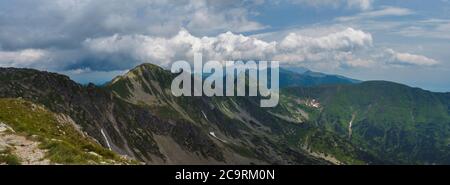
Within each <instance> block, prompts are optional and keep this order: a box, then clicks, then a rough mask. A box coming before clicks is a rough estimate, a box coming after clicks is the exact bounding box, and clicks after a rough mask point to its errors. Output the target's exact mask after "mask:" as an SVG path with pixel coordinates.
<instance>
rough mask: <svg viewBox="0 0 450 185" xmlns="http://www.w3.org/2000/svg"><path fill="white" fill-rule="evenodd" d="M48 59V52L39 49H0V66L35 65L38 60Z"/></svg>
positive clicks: (37, 63) (37, 64)
mask: <svg viewBox="0 0 450 185" xmlns="http://www.w3.org/2000/svg"><path fill="white" fill-rule="evenodd" d="M48 60H50V54H49V52H48V51H45V50H40V49H25V50H19V51H0V67H37V66H39V62H44V61H48Z"/></svg>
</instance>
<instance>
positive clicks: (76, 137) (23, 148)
mask: <svg viewBox="0 0 450 185" xmlns="http://www.w3.org/2000/svg"><path fill="white" fill-rule="evenodd" d="M0 107H1V109H0V122H1V127H3V128H4V129H2V132H0V146H1V147H0V150H1V151H0V153H3V156H4V158H3V159H1V158H0V163H2V162H4V163H7V164H22V163H23V164H131V162H132V161H130V160H128V159H125V158H122V157H120V156H119V155H117V154H115V153H113V152H112V151H109V150H108V149H106V148H104V147H102V146H101V145H100V144H98V143H97V142H96V141H95V140H94V139H92V138H91V137H89V136H87V135H86V134H85V133H83V132H81V130H79V128H77V127H76V125H74V123H73V121H72V120H71V119H70V118H68V117H67V116H65V115H64V114H55V113H53V112H51V111H49V110H47V109H46V108H45V107H43V106H40V105H37V104H34V103H31V102H28V101H25V100H22V99H0Z"/></svg>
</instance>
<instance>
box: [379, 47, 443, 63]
mask: <svg viewBox="0 0 450 185" xmlns="http://www.w3.org/2000/svg"><path fill="white" fill-rule="evenodd" d="M386 52H387V54H389V59H390V60H389V61H390V62H394V63H399V64H405V65H419V66H432V65H436V64H438V63H439V62H438V61H436V60H434V59H432V58H428V57H425V56H422V55H415V54H411V53H401V52H397V51H394V50H392V49H386Z"/></svg>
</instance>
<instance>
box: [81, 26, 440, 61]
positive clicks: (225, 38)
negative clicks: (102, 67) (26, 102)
mask: <svg viewBox="0 0 450 185" xmlns="http://www.w3.org/2000/svg"><path fill="white" fill-rule="evenodd" d="M83 45H84V48H85V49H86V50H87V51H89V52H91V53H92V55H93V56H103V57H107V58H106V59H104V60H99V61H109V62H112V66H114V65H116V66H117V67H119V64H121V63H123V61H135V63H134V64H133V63H130V62H128V63H127V64H130V65H136V64H137V63H141V62H150V63H156V64H158V65H162V66H166V67H167V66H168V65H169V64H170V63H171V62H174V61H177V60H187V61H192V60H193V55H194V53H196V52H199V53H202V54H203V57H204V60H218V61H225V60H277V61H280V62H282V63H281V64H282V65H316V66H322V67H325V68H326V67H332V66H334V67H347V68H348V67H373V66H376V65H391V64H399V63H403V64H409V65H423V66H430V65H435V64H437V61H435V60H433V59H429V58H427V57H425V56H421V55H413V54H408V53H398V52H395V51H394V50H392V49H389V50H381V49H377V48H374V47H373V38H372V35H371V34H370V33H366V32H364V31H361V30H355V29H353V28H347V29H344V30H341V31H338V32H334V33H330V34H327V35H323V36H317V37H311V36H305V35H302V34H298V33H290V34H288V35H287V36H285V37H284V38H282V39H281V40H279V41H272V42H267V41H264V40H261V39H258V38H255V37H251V36H244V35H242V34H234V33H231V32H226V33H222V34H219V35H217V36H215V37H195V36H193V35H192V34H190V33H189V32H188V31H186V30H181V31H180V32H179V33H178V34H177V35H175V36H173V37H170V38H163V37H152V36H146V35H113V36H109V37H100V38H92V39H87V40H85V41H84V43H83ZM369 52H371V53H372V54H373V55H367V54H366V53H369ZM372 56H375V57H372ZM377 56H378V57H377ZM379 56H382V57H379ZM114 61H115V62H114ZM108 66H111V64H109V65H108ZM130 67H132V66H130Z"/></svg>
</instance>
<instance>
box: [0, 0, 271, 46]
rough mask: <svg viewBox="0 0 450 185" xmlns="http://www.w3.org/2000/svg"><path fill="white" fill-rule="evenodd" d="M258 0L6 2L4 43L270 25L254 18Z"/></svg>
mask: <svg viewBox="0 0 450 185" xmlns="http://www.w3.org/2000/svg"><path fill="white" fill-rule="evenodd" d="M258 3H259V2H258V1H257V0H256V1H245V2H244V1H240V0H227V1H208V0H195V1H192V0H177V1H171V0H152V1H148V0H128V1H126V2H124V1H123V0H23V1H17V2H16V1H11V2H9V3H7V6H3V4H6V3H3V4H2V6H0V15H1V17H0V19H1V20H0V21H1V23H0V24H1V27H2V29H0V43H2V47H3V48H7V49H11V50H12V49H20V48H45V47H55V46H59V47H62V48H63V47H64V48H67V47H71V48H74V47H78V46H79V43H80V42H81V41H83V40H84V39H86V38H88V37H93V36H95V37H98V36H109V35H113V34H115V33H119V34H143V35H153V36H165V37H167V36H173V35H174V34H176V33H178V31H179V30H180V28H182V27H183V28H185V29H187V30H189V32H191V33H193V34H195V35H210V34H218V33H222V32H226V31H228V30H232V31H234V32H247V31H255V30H260V29H264V28H267V26H266V25H262V24H261V23H258V22H256V21H253V20H251V19H250V14H252V13H254V12H252V10H251V7H253V6H255V5H256V4H258Z"/></svg>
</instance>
